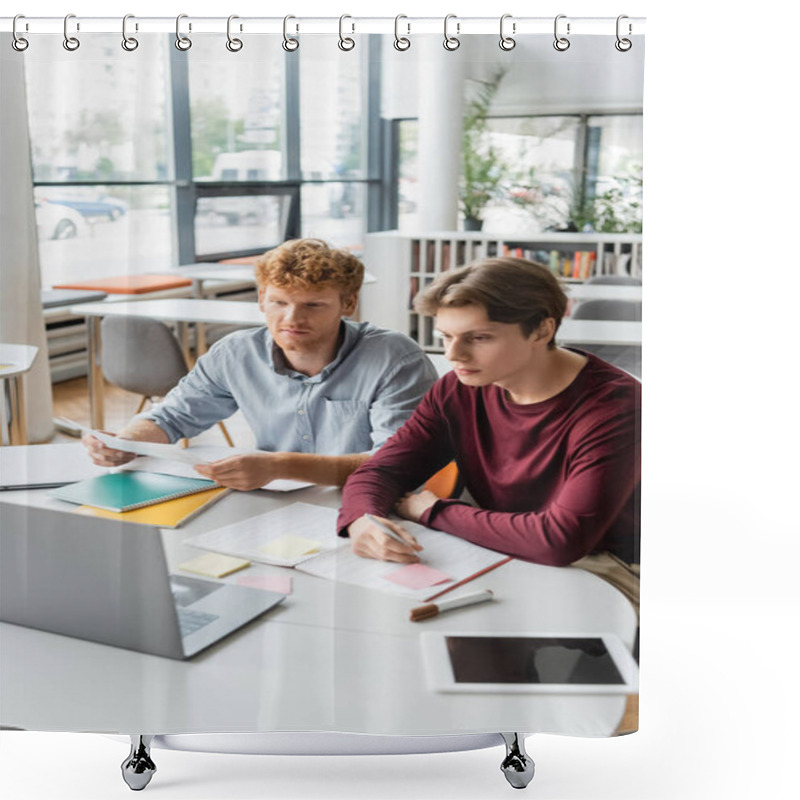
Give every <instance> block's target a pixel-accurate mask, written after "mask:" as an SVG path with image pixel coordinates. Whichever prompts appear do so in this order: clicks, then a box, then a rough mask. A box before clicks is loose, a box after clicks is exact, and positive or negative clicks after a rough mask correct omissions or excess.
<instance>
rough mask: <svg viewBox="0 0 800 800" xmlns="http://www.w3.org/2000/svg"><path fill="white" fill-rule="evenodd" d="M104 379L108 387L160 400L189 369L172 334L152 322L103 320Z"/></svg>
mask: <svg viewBox="0 0 800 800" xmlns="http://www.w3.org/2000/svg"><path fill="white" fill-rule="evenodd" d="M100 332H101V337H102V355H101V361H102V365H103V375H104V376H105V378H106V380H107V381H108V382H109V383H113V384H114V385H115V386H119V387H120V388H121V389H125V390H126V391H129V392H135V393H136V394H143V395H145V396H146V397H163V396H164V395H165V394H167V392H169V390H170V389H172V387H173V386H175V384H177V383H178V381H179V380H180V379H181V378H182V377H183V376H184V375H186V373H187V372H188V369H187V367H186V360H185V359H184V357H183V352H182V351H181V348H180V345H179V344H178V341H177V339H176V338H175V336H173V334H172V331H170V329H169V328H168V327H167V326H166V325H165V324H164V323H163V322H159V321H158V320H155V319H137V318H133V317H104V318H103V322H102V323H101V326H100Z"/></svg>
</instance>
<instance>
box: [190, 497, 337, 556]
mask: <svg viewBox="0 0 800 800" xmlns="http://www.w3.org/2000/svg"><path fill="white" fill-rule="evenodd" d="M337 515H338V511H337V510H336V509H335V508H326V507H324V506H316V505H312V504H311V503H292V504H291V505H288V506H284V507H283V508H277V509H275V510H274V511H269V512H267V513H266V514H260V515H259V516H257V517H250V518H249V519H245V520H242V521H241V522H235V523H233V524H232V525H226V526H225V527H224V528H218V529H217V530H214V531H208V532H207V533H201V534H199V535H198V536H192V537H190V538H188V539H185V540H184V544H189V545H192V546H193V547H201V548H203V549H205V550H212V551H214V552H216V553H226V554H228V555H233V556H238V557H239V558H247V559H249V560H250V561H258V562H260V563H262V564H276V565H277V566H281V567H293V566H296V565H297V564H300V563H303V562H305V561H308V560H309V559H312V558H318V557H319V555H320V553H325V552H326V551H328V550H333V549H335V548H341V547H349V542H348V541H347V539H342V538H340V537H338V536H337V535H336V517H337ZM287 537H298V538H302V539H307V540H310V541H314V542H315V543H317V544H318V546H319V551H320V552H318V553H307V554H305V555H303V554H301V555H296V556H295V557H293V558H285V559H283V558H278V557H276V556H275V555H271V554H270V553H269V552H265V550H264V548H267V547H269V545H271V544H273V543H276V542H279V540H281V539H286V538H287ZM273 552H276V550H274V551H273Z"/></svg>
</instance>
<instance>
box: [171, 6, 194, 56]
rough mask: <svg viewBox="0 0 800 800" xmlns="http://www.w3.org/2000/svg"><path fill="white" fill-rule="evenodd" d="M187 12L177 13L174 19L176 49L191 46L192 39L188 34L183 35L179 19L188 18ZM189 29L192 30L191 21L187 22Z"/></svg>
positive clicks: (184, 48) (186, 48)
mask: <svg viewBox="0 0 800 800" xmlns="http://www.w3.org/2000/svg"><path fill="white" fill-rule="evenodd" d="M188 17H189V15H188V14H178V17H177V19H176V20H175V47H177V48H178V50H182V51H186V50H188V49H189V48H190V47H191V46H192V40H191V39H190V38H189V37H188V36H184V35H183V34H182V33H181V20H182V19H188ZM189 30H190V31H191V30H192V23H191V22H190V23H189Z"/></svg>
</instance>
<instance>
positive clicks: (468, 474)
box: [338, 353, 641, 566]
mask: <svg viewBox="0 0 800 800" xmlns="http://www.w3.org/2000/svg"><path fill="white" fill-rule="evenodd" d="M585 355H587V357H588V361H587V363H586V365H585V366H584V367H583V369H582V370H581V371H580V373H579V374H578V376H577V377H576V378H575V380H574V381H573V382H572V383H571V384H570V385H569V386H568V387H567V388H566V389H564V391H562V392H560V393H559V394H557V395H556V396H555V397H551V398H550V399H548V400H545V401H543V402H541V403H532V404H528V405H519V404H517V403H513V402H511V401H510V400H508V399H507V398H506V396H505V392H504V390H503V389H500V388H498V387H497V386H493V385H490V386H484V387H480V388H474V387H469V386H464V385H463V384H462V383H460V382H459V380H458V378H457V377H456V375H455V373H452V372H451V373H449V374H447V375H445V376H444V377H443V378H442V379H441V380H439V381H437V382H436V384H434V386H433V388H432V389H431V390H430V391H429V392H428V394H427V395H425V397H424V398H423V400H422V402H421V403H420V405H419V406H418V408H417V410H416V411H415V412H414V414H413V416H412V417H411V419H409V420H408V422H406V424H405V425H404V426H403V427H402V428H400V430H398V431H397V433H396V434H395V435H394V436H392V437H391V438H390V439H389V441H388V442H386V444H385V445H384V446H383V447H382V448H381V449H380V450H379V451H378V452H377V453H376V454H375V455H374V456H372V458H370V460H369V461H367V462H366V463H365V464H363V465H362V466H361V467H360V468H359V469H358V470H356V472H354V473H353V475H351V476H350V479H349V480H348V481H347V484H346V485H345V487H344V495H343V498H342V509H341V511H340V513H339V522H338V525H339V531H340V534H341V535H346V530H345V529H346V528H347V526H348V525H349V524H350V523H351V522H353V521H354V520H356V519H358V518H359V517H360V516H361V515H362V514H365V513H371V514H378V515H381V516H387V515H388V514H389V513H390V512H391V510H392V508H393V507H394V504H395V503H396V502H397V500H398V499H399V498H400V497H402V496H403V495H404V494H405V493H406V492H409V491H412V490H414V489H415V488H416V487H418V486H420V485H421V484H423V483H424V482H425V481H426V480H427V479H428V478H429V477H430V476H431V475H433V474H434V473H435V472H437V471H438V470H439V469H441V468H442V467H443V466H445V465H446V464H447V463H448V462H450V461H451V460H453V459H455V460H456V462H457V464H458V468H459V472H460V475H461V477H462V479H463V481H464V485H465V486H466V488H467V489H468V490H469V493H470V494H471V495H472V497H473V498H474V500H475V502H476V503H477V504H478V506H479V507H478V508H475V507H474V506H471V505H468V504H467V503H464V502H460V501H458V500H439V501H438V502H436V504H435V505H434V506H433V507H432V508H430V509H429V510H428V511H427V512H426V513H425V514H424V515H423V517H422V519H421V520H420V522H421V523H422V524H423V525H427V526H428V527H431V528H437V529H439V530H442V531H447V532H448V533H452V534H455V535H456V536H460V537H462V538H463V539H468V540H469V541H471V542H475V543H476V544H479V545H482V546H484V547H489V548H491V549H493V550H497V551H499V552H502V553H507V554H508V555H511V556H515V557H516V558H521V559H525V560H527V561H533V562H536V563H538V564H549V565H553V566H566V565H567V564H571V563H572V562H573V561H576V560H578V559H579V558H582V557H583V556H585V555H588V554H590V553H596V552H600V551H604V550H607V551H610V552H611V553H614V554H615V555H617V556H619V557H620V558H621V559H622V560H623V561H626V562H628V563H638V562H639V476H640V428H641V424H640V423H641V414H640V408H641V387H640V384H639V382H638V381H637V380H636V379H635V378H632V377H631V376H630V375H628V374H627V373H625V372H623V371H622V370H620V369H617V368H616V367H614V366H612V365H610V364H607V363H606V362H604V361H602V360H600V359H599V358H597V357H596V356H594V355H591V354H588V353H587V354H585Z"/></svg>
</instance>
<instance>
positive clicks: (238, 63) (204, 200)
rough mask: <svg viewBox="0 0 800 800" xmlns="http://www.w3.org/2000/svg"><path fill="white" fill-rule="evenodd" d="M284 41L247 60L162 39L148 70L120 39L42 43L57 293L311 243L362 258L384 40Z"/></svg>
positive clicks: (34, 133) (43, 191)
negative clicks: (66, 46)
mask: <svg viewBox="0 0 800 800" xmlns="http://www.w3.org/2000/svg"><path fill="white" fill-rule="evenodd" d="M280 41H281V40H280V39H279V38H274V37H254V38H253V39H252V40H248V42H247V46H246V47H245V48H244V49H243V50H242V52H241V53H237V54H235V55H234V56H231V55H230V54H228V53H227V51H226V50H225V46H224V44H225V37H224V36H204V37H198V38H197V39H196V40H195V41H194V45H193V47H192V49H191V51H189V52H187V53H185V54H183V53H181V54H178V55H176V54H175V52H174V46H173V42H174V37H172V36H164V37H149V36H148V37H143V38H142V40H141V46H140V48H139V50H138V51H137V54H136V56H135V58H136V66H135V69H133V68H132V67H131V58H132V56H131V54H130V53H127V52H125V51H124V50H123V49H122V48H121V47H120V46H119V36H117V35H97V34H93V35H92V36H91V37H86V38H85V39H84V40H82V42H81V49H80V51H79V52H78V53H68V52H66V51H64V50H63V48H62V47H61V40H60V39H59V38H57V37H48V38H47V39H43V40H42V43H41V45H40V48H39V49H37V52H36V53H35V54H34V53H31V54H30V55H29V58H28V60H27V64H26V75H27V88H28V96H29V98H30V102H29V119H30V131H31V145H32V153H33V172H34V186H35V197H36V218H37V229H38V234H39V252H40V261H41V267H42V285H43V286H51V285H53V284H55V283H64V282H70V281H78V280H86V279H90V278H102V277H108V276H113V275H119V274H125V273H136V272H144V271H151V270H158V269H164V268H169V267H173V266H176V265H178V264H180V263H192V262H194V261H197V260H201V259H202V260H209V261H211V260H219V259H223V258H227V257H233V256H241V255H250V254H256V253H261V252H263V251H264V250H266V249H268V248H270V247H274V246H275V245H277V244H280V243H281V242H282V241H284V240H285V239H286V238H288V237H293V236H300V235H301V234H302V235H314V236H320V237H324V238H326V239H328V240H330V241H332V242H334V243H335V244H338V245H340V246H345V247H348V248H351V249H353V250H354V251H356V252H359V251H360V250H361V249H362V247H363V241H364V235H365V233H366V231H367V228H368V216H369V214H368V212H369V211H370V209H371V205H374V203H373V204H371V203H369V202H368V200H367V198H368V195H369V193H370V187H371V186H378V185H379V180H378V178H377V176H376V175H375V174H372V173H371V171H370V170H372V172H373V173H374V172H375V170H376V167H375V164H376V163H377V161H378V155H379V153H377V152H374V151H371V150H370V146H369V142H370V131H371V130H373V126H375V125H376V124H377V123H376V122H375V119H376V118H377V114H378V102H377V100H375V99H374V97H373V94H371V92H372V93H375V86H376V85H377V83H376V80H375V77H376V75H377V73H378V71H379V63H378V62H379V60H378V58H377V53H378V44H377V40H375V39H374V38H373V37H364V38H363V40H362V41H360V42H359V47H358V48H356V50H355V51H354V52H352V53H342V52H341V51H338V50H337V49H335V48H334V50H333V51H331V49H330V41H329V39H327V38H322V40H319V39H316V40H315V38H314V37H309V39H305V40H304V41H303V47H302V48H301V50H300V51H299V52H298V53H296V54H293V53H290V54H287V53H285V52H284V51H283V49H282V47H281V44H280ZM45 48H46V49H45ZM370 76H372V77H370ZM44 96H46V97H47V98H48V102H46V103H43V102H36V98H39V97H44ZM301 201H302V204H303V209H302V213H301ZM98 243H101V246H99V247H98Z"/></svg>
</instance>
